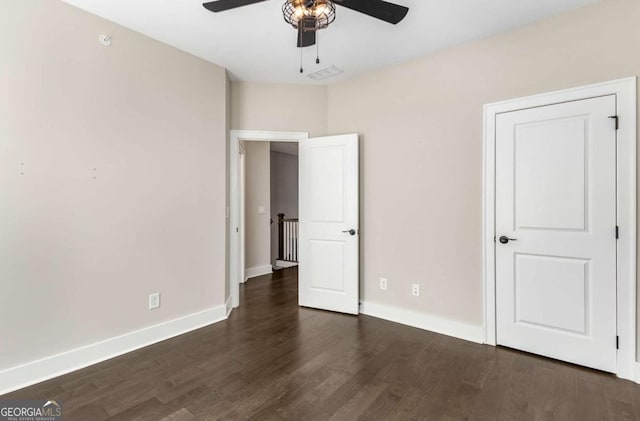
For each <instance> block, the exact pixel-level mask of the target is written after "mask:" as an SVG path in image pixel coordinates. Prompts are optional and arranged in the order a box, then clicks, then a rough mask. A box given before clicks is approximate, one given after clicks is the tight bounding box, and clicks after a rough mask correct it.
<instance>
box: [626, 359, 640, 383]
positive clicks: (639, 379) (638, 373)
mask: <svg viewBox="0 0 640 421" xmlns="http://www.w3.org/2000/svg"><path fill="white" fill-rule="evenodd" d="M634 367H635V377H634V378H633V379H629V380H631V381H634V382H636V383H638V384H640V362H637V361H636V363H635V365H634Z"/></svg>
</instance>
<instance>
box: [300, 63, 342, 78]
mask: <svg viewBox="0 0 640 421" xmlns="http://www.w3.org/2000/svg"><path fill="white" fill-rule="evenodd" d="M342 73H344V71H343V70H340V69H338V68H337V67H336V66H331V67H327V68H326V69H322V70H318V71H317V72H313V73H309V74H308V75H307V76H309V77H310V78H311V79H313V80H323V79H329V78H330V77H334V76H338V75H339V74H342Z"/></svg>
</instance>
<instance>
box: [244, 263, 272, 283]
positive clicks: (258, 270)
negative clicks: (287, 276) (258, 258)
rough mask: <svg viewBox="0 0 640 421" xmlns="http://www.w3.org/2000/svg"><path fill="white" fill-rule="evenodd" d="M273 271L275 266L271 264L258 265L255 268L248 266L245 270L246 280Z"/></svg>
mask: <svg viewBox="0 0 640 421" xmlns="http://www.w3.org/2000/svg"><path fill="white" fill-rule="evenodd" d="M270 273H273V267H272V266H271V265H263V266H256V267H254V268H247V269H245V270H244V281H245V282H247V280H248V279H251V278H255V277H256V276H262V275H268V274H270Z"/></svg>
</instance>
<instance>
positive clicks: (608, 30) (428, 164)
mask: <svg viewBox="0 0 640 421" xmlns="http://www.w3.org/2000/svg"><path fill="white" fill-rule="evenodd" d="M638 22H640V2H637V1H630V0H610V1H605V2H604V3H600V4H597V5H594V6H589V7H587V8H583V9H579V10H577V11H574V12H570V13H567V14H564V15H561V16H559V17H556V18H552V19H549V20H545V21H543V22H539V23H536V24H533V25H531V26H528V27H525V28H522V29H518V30H515V31H511V32H508V33H504V34H502V35H499V36H495V37H492V38H490V39H486V40H482V41H479V42H474V43H471V44H467V45H463V46H460V47H457V48H452V49H449V50H446V51H442V52H440V53H437V54H433V55H429V56H426V57H424V58H421V59H419V60H415V61H412V62H408V63H405V64H401V65H398V66H395V67H392V68H389V69H386V70H383V71H379V72H375V73H372V74H369V75H366V76H363V77H359V78H357V79H354V80H351V81H347V82H344V83H340V84H337V85H333V86H331V87H330V88H329V90H328V118H329V126H328V128H329V132H330V133H331V134H339V133H349V132H358V133H360V134H361V135H362V143H361V164H362V169H361V183H362V186H361V192H362V197H361V203H362V225H361V228H362V267H363V271H362V273H363V277H362V282H363V285H362V289H363V295H364V297H363V298H364V299H365V300H367V301H371V302H376V303H382V304H387V305H391V306H397V307H401V308H404V309H412V310H416V311H419V312H423V313H425V314H430V315H435V316H441V317H445V318H448V319H453V320H457V321H461V322H466V323H469V324H474V325H481V324H482V311H483V310H482V272H481V269H482V260H481V259H482V243H481V230H482V125H483V120H482V118H483V116H482V106H483V104H486V103H490V102H495V101H500V100H505V99H509V98H515V97H522V96H526V95H531V94H537V93H543V92H548V91H553V90H558V89H563V88H569V87H573V86H579V85H584V84H589V83H594V82H601V81H606V80H611V79H616V78H621V77H628V76H633V75H637V74H639V73H640V54H639V53H638V52H639V51H640V25H639V24H638ZM381 276H384V277H387V278H388V279H389V290H388V291H386V292H385V291H381V290H379V288H378V278H379V277H381ZM412 283H421V284H422V290H421V291H422V295H421V296H420V297H412V296H411V295H410V285H411V284H412Z"/></svg>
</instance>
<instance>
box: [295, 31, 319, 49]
mask: <svg viewBox="0 0 640 421" xmlns="http://www.w3.org/2000/svg"><path fill="white" fill-rule="evenodd" d="M312 45H316V31H305V30H304V29H303V28H302V26H300V27H299V28H298V48H302V47H311V46H312Z"/></svg>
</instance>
